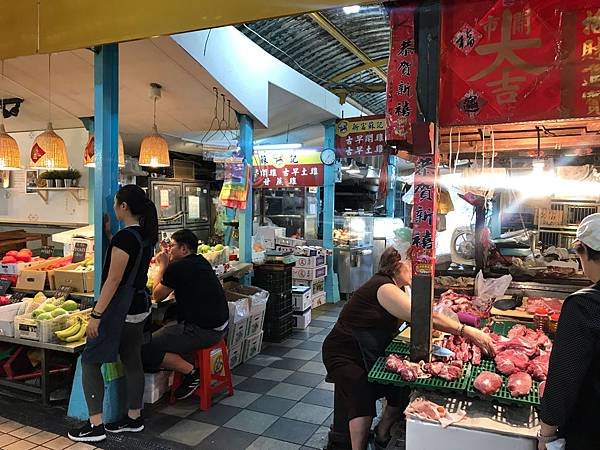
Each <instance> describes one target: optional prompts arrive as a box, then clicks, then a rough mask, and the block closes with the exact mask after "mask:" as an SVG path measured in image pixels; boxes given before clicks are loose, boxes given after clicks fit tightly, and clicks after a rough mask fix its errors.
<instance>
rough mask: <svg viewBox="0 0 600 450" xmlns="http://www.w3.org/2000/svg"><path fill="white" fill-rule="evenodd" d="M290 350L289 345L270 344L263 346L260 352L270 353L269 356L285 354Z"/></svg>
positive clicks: (263, 353)
mask: <svg viewBox="0 0 600 450" xmlns="http://www.w3.org/2000/svg"><path fill="white" fill-rule="evenodd" d="M289 351H290V349H289V347H279V346H276V345H269V346H268V347H267V348H263V349H262V350H261V351H260V353H261V354H262V355H269V356H283V355H285V354H286V353H287V352H289Z"/></svg>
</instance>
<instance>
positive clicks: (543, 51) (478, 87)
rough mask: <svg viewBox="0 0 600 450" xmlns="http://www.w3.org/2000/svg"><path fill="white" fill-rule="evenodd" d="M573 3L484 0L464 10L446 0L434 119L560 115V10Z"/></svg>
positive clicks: (470, 121) (512, 119)
mask: <svg viewBox="0 0 600 450" xmlns="http://www.w3.org/2000/svg"><path fill="white" fill-rule="evenodd" d="M572 3H578V2H577V1H575V2H560V1H558V0H530V1H525V0H510V1H509V0H483V1H476V2H469V6H468V8H467V7H465V5H464V4H462V3H460V2H459V3H457V2H454V1H450V0H445V1H444V2H443V6H442V7H443V10H442V11H443V12H442V14H443V16H442V48H441V55H440V57H441V60H440V72H441V81H442V83H441V92H440V99H441V103H440V124H441V125H442V126H449V125H465V124H486V123H500V122H516V121H529V120H543V119H557V118H560V117H563V116H564V111H562V110H561V64H562V65H564V54H563V53H561V48H563V52H564V47H561V46H562V42H561V24H562V22H561V19H562V17H563V13H562V12H561V9H564V8H572ZM567 88H571V87H567Z"/></svg>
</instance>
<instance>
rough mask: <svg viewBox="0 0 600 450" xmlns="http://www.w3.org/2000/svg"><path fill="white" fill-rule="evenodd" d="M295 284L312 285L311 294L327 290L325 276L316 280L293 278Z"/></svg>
mask: <svg viewBox="0 0 600 450" xmlns="http://www.w3.org/2000/svg"><path fill="white" fill-rule="evenodd" d="M292 281H293V283H294V286H308V287H310V290H311V294H312V295H316V294H318V293H320V292H323V291H325V277H322V278H317V279H315V280H299V279H294V280H292Z"/></svg>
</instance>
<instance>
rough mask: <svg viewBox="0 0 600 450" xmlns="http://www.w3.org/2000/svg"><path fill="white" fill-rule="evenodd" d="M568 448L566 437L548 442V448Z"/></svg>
mask: <svg viewBox="0 0 600 450" xmlns="http://www.w3.org/2000/svg"><path fill="white" fill-rule="evenodd" d="M565 448H567V441H565V440H564V439H557V440H555V441H552V442H548V443H547V444H546V450H565Z"/></svg>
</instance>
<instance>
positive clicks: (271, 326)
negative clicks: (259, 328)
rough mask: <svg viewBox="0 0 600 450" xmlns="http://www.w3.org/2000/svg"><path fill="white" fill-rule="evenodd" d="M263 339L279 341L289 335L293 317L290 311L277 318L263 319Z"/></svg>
mask: <svg viewBox="0 0 600 450" xmlns="http://www.w3.org/2000/svg"><path fill="white" fill-rule="evenodd" d="M263 330H264V340H265V341H269V342H281V341H283V340H284V339H285V338H287V337H289V335H290V334H292V331H293V317H292V313H291V312H290V313H289V314H287V315H286V316H283V317H280V318H279V319H272V320H269V321H267V320H265V323H264V328H263Z"/></svg>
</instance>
